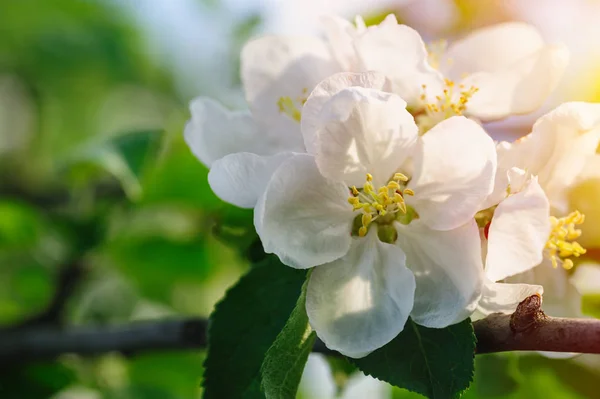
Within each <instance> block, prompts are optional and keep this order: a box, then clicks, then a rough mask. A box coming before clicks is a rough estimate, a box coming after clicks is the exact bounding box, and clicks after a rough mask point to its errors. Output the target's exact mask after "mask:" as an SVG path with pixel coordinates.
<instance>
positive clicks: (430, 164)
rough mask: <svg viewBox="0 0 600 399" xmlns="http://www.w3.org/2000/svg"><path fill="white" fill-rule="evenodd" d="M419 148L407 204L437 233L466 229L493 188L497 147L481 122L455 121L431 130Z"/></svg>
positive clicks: (463, 118)
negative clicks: (412, 195) (410, 194)
mask: <svg viewBox="0 0 600 399" xmlns="http://www.w3.org/2000/svg"><path fill="white" fill-rule="evenodd" d="M420 147H421V149H420V153H418V154H417V155H415V175H414V176H413V179H412V181H411V182H410V183H409V185H408V187H409V188H411V189H413V191H414V192H415V196H414V197H407V203H408V204H410V205H412V206H413V207H414V208H415V209H416V211H417V213H418V214H419V217H420V218H421V220H422V221H423V222H424V223H425V224H427V225H428V226H429V227H430V228H432V229H436V230H450V229H454V228H456V227H459V226H462V225H463V224H465V223H467V221H469V220H470V219H472V218H473V216H474V215H475V213H476V212H477V211H479V210H480V209H481V205H482V203H483V202H484V200H485V199H486V198H487V196H488V195H489V194H490V193H491V192H492V191H493V189H494V175H495V173H496V149H495V145H494V142H493V141H492V139H491V138H490V137H489V136H488V135H487V134H486V133H485V131H484V130H483V128H481V126H479V125H478V124H477V123H475V122H474V121H472V120H470V119H467V118H465V117H462V116H455V117H452V118H450V119H446V120H445V121H442V122H440V123H439V124H437V125H436V126H434V127H433V129H431V130H430V131H428V132H427V133H426V134H425V135H424V136H423V137H422V139H421V141H420Z"/></svg>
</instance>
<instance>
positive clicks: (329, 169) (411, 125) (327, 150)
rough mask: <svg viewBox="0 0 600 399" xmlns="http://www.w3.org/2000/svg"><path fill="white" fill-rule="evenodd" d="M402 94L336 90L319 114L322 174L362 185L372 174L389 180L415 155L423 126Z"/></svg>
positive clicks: (317, 153)
mask: <svg viewBox="0 0 600 399" xmlns="http://www.w3.org/2000/svg"><path fill="white" fill-rule="evenodd" d="M405 106H406V103H405V102H404V100H402V99H401V98H400V97H399V96H397V95H395V94H391V93H386V92H383V91H380V90H376V89H365V88H362V87H350V88H347V89H344V90H342V91H340V92H339V93H337V94H336V95H335V96H333V97H332V98H331V100H329V101H328V102H327V103H325V105H324V107H323V111H322V112H321V114H320V115H319V121H318V124H317V125H316V126H315V127H316V131H315V133H316V137H315V139H316V140H315V159H316V161H317V165H318V166H319V170H320V171H321V173H322V174H323V175H324V176H326V177H329V178H332V179H335V180H340V181H344V182H345V183H346V184H347V185H349V186H352V185H356V186H359V187H360V186H362V185H363V184H364V182H365V175H366V173H367V172H369V173H371V174H373V175H374V176H375V179H377V181H378V182H379V183H380V184H385V183H387V181H388V179H389V178H390V177H391V176H392V175H393V174H394V172H396V170H397V169H398V167H399V166H400V165H401V164H402V163H403V162H404V160H405V159H406V158H407V157H408V156H409V155H410V154H411V153H412V149H413V148H414V146H415V143H416V140H417V137H418V128H417V125H416V124H415V122H414V119H413V117H412V115H411V114H410V113H409V112H408V111H406V109H405V108H404V107H405Z"/></svg>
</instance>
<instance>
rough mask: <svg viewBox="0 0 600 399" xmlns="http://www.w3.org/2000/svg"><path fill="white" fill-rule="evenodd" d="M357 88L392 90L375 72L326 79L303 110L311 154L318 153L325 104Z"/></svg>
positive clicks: (306, 143) (305, 134)
mask: <svg viewBox="0 0 600 399" xmlns="http://www.w3.org/2000/svg"><path fill="white" fill-rule="evenodd" d="M355 86H356V87H364V88H367V89H377V90H382V91H390V89H391V87H390V85H389V81H388V80H387V79H386V77H385V76H384V75H382V74H379V73H375V72H364V73H351V72H342V73H337V74H335V75H332V76H330V77H328V78H327V79H324V80H323V81H322V82H321V83H319V84H318V85H317V87H315V88H314V90H313V91H312V93H311V94H310V96H309V97H308V99H307V100H306V103H304V108H303V109H302V136H303V137H304V144H305V146H306V151H307V152H308V153H309V154H313V155H314V154H316V151H317V143H318V134H317V130H318V129H319V126H320V125H321V117H320V115H321V113H322V112H323V108H324V106H325V104H326V103H327V102H329V101H330V100H331V98H332V97H333V96H335V95H336V94H338V93H339V92H340V91H342V90H344V89H347V88H350V87H355Z"/></svg>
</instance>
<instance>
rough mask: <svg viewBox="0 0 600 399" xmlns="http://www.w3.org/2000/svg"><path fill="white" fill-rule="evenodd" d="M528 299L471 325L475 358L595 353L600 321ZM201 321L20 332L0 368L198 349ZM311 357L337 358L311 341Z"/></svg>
mask: <svg viewBox="0 0 600 399" xmlns="http://www.w3.org/2000/svg"><path fill="white" fill-rule="evenodd" d="M540 303H541V300H540V298H539V297H538V296H532V297H529V298H527V299H526V300H525V301H523V302H522V303H521V304H520V305H519V307H518V309H517V311H516V312H515V313H514V314H513V315H500V314H493V315H491V316H488V317H487V318H485V319H483V320H479V321H477V322H475V323H474V324H473V325H474V328H475V334H476V335H477V354H482V353H491V352H505V351H515V350H530V351H532V350H535V351H554V352H577V353H600V320H580V319H563V318H554V317H548V316H546V315H545V314H544V312H542V311H541V309H540ZM206 327H207V321H206V320H205V319H199V318H190V319H183V320H163V321H148V322H137V323H132V324H129V325H125V326H112V327H79V328H71V329H68V330H61V329H59V328H51V327H46V328H39V327H38V328H26V329H22V330H19V331H8V332H4V333H0V364H4V365H6V364H14V363H16V362H27V361H32V360H42V359H51V358H55V357H56V356H58V355H61V354H64V353H75V354H79V355H98V354H102V353H107V352H121V353H126V354H129V355H130V354H135V353H138V352H143V351H158V350H185V349H201V348H205V347H206V344H207V338H206ZM313 352H319V353H325V354H330V355H338V356H339V354H338V353H337V352H334V351H331V350H330V349H327V348H326V347H325V345H324V344H323V343H322V342H321V341H318V340H317V343H316V344H315V346H314V348H313Z"/></svg>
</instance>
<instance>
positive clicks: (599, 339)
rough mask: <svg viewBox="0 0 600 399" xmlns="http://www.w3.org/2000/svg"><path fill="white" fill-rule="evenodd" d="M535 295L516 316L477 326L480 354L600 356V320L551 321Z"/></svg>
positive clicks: (491, 319) (492, 317)
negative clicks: (538, 353)
mask: <svg viewBox="0 0 600 399" xmlns="http://www.w3.org/2000/svg"><path fill="white" fill-rule="evenodd" d="M541 304H542V298H541V296H540V295H532V296H530V297H528V298H526V299H525V300H524V301H523V302H521V303H520V304H519V306H518V307H517V310H516V311H515V312H514V313H513V314H512V315H505V314H500V313H496V314H492V315H490V316H488V317H487V318H485V319H483V320H479V321H476V322H475V323H473V327H474V328H475V335H476V336H477V353H478V354H480V353H491V352H507V351H547V352H573V353H597V354H600V320H596V319H565V318H559V317H549V316H546V314H545V313H544V312H543V311H542V309H541Z"/></svg>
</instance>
